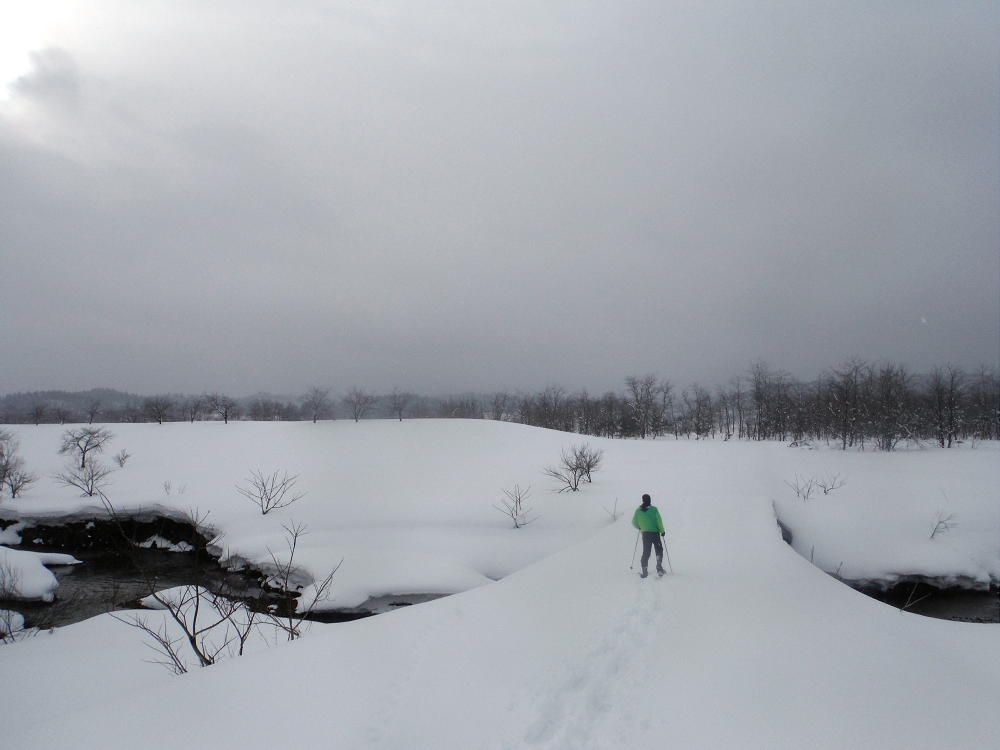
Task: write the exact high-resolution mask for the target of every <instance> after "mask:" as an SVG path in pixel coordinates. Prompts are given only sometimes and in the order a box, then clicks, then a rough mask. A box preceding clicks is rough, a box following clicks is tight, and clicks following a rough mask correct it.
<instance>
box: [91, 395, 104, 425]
mask: <svg viewBox="0 0 1000 750" xmlns="http://www.w3.org/2000/svg"><path fill="white" fill-rule="evenodd" d="M103 409H104V405H103V404H102V403H101V402H100V400H98V399H94V400H93V401H91V402H90V403H89V404H87V424H94V420H95V419H97V417H98V416H100V414H101V412H102V411H103Z"/></svg>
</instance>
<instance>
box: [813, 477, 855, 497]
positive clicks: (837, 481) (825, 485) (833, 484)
mask: <svg viewBox="0 0 1000 750" xmlns="http://www.w3.org/2000/svg"><path fill="white" fill-rule="evenodd" d="M815 484H816V486H817V487H819V488H820V489H821V490H823V494H824V495H829V494H830V493H831V492H833V491H834V490H839V489H840V488H841V487H843V486H844V485H845V484H847V478H846V477H842V476H841V475H840V474H827V475H826V476H825V477H823V478H822V479H817V480H815ZM807 499H808V498H807Z"/></svg>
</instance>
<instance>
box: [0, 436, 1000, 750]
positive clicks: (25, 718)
mask: <svg viewBox="0 0 1000 750" xmlns="http://www.w3.org/2000/svg"><path fill="white" fill-rule="evenodd" d="M444 424H447V423H444ZM345 427H350V425H345ZM371 429H372V430H379V429H390V428H389V427H388V426H387V425H383V426H382V427H381V428H380V427H377V426H372V427H371ZM412 429H413V430H415V431H419V430H420V429H421V428H420V427H419V426H414V427H413V428H412ZM427 429H428V430H438V429H444V430H446V429H447V428H446V427H440V426H439V425H430V426H428V427H427ZM461 429H463V430H467V431H465V432H464V433H463V434H462V436H461V439H457V440H456V441H455V443H453V445H461V446H462V447H461V450H462V451H464V455H470V454H472V453H474V452H475V449H474V447H473V446H474V445H475V442H476V441H477V440H480V441H482V444H483V445H486V446H487V447H488V448H490V449H494V448H495V445H496V443H495V441H496V440H498V439H499V438H498V437H497V435H503V436H504V438H503V439H504V440H507V436H510V439H511V442H512V443H514V444H515V447H513V448H512V449H511V450H512V454H513V455H515V456H516V455H523V456H524V457H525V466H524V469H523V470H526V469H527V468H529V467H530V466H531V465H534V466H540V465H543V464H545V463H547V462H550V456H551V452H552V448H553V446H554V447H556V448H558V446H559V445H561V444H566V443H569V442H572V441H578V440H579V438H578V437H576V436H566V435H559V434H558V433H548V432H545V431H540V430H530V429H527V428H516V427H512V426H509V425H489V424H477V425H476V426H475V427H472V428H465V427H462V428H461ZM425 434H431V433H425ZM491 435H492V437H491ZM372 444H373V445H377V444H378V440H375V439H373V441H372ZM595 444H596V442H595ZM601 446H602V447H604V448H605V449H606V451H607V455H606V459H605V460H606V466H607V468H606V471H605V472H604V473H603V474H601V475H597V477H595V485H594V486H593V487H589V488H588V489H587V490H586V492H585V493H584V494H582V495H577V496H575V497H571V498H568V499H567V496H566V495H563V496H555V495H549V494H545V493H541V492H539V501H540V502H539V505H540V506H541V508H540V510H541V511H542V512H543V513H544V514H545V517H546V518H548V519H549V521H548V523H552V524H554V525H555V524H557V523H559V522H563V521H567V520H568V521H569V522H572V521H573V520H574V519H577V518H581V517H582V518H584V519H587V520H589V521H591V522H592V523H593V525H592V526H591V527H590V528H589V530H588V534H582V535H581V537H580V539H579V541H577V542H576V543H575V544H571V545H570V546H568V547H565V548H564V549H562V550H561V551H559V552H556V553H555V554H552V555H550V556H549V557H546V558H545V559H542V560H540V561H539V562H535V563H533V564H530V565H527V566H526V567H523V568H521V569H520V570H518V571H516V572H514V573H512V574H510V575H508V576H507V577H505V578H504V579H503V580H501V581H499V582H496V583H490V584H488V585H483V586H480V587H477V588H474V589H472V590H469V591H466V592H465V593H461V594H457V595H455V596H452V597H448V598H446V599H440V600H437V601H434V602H429V603H426V604H422V605H418V606H414V607H410V608H407V609H404V610H400V611H396V612H392V613H389V614H386V615H380V616H378V617H375V618H370V619H367V620H362V621H358V622H353V623H346V624H342V625H330V626H321V627H317V628H315V629H314V631H313V632H312V633H311V634H310V635H309V636H308V637H306V638H305V639H303V640H301V641H297V642H295V643H293V644H290V645H283V646H280V647H275V648H272V649H270V650H267V651H265V652H261V653H257V654H253V655H250V656H245V657H242V658H239V659H233V660H229V661H226V662H224V663H221V664H219V665H216V666H214V667H211V668H209V669H201V670H196V671H194V672H192V673H191V674H188V675H186V676H184V677H180V678H173V677H171V676H169V675H168V674H166V672H163V671H162V670H160V671H157V670H158V668H156V667H153V666H149V665H145V664H142V663H140V662H139V659H140V658H141V656H140V654H141V652H142V650H141V643H140V642H139V640H138V635H137V634H136V633H135V632H134V631H132V630H130V629H128V628H125V627H124V626H123V625H121V624H119V623H116V622H114V621H113V620H111V619H110V618H108V617H101V618H95V619H94V620H91V621H88V622H85V623H80V624H79V625H76V626H72V627H69V628H65V629H63V630H62V631H58V632H56V633H55V634H53V635H47V634H41V635H39V636H37V637H36V638H33V639H29V640H27V641H24V642H22V643H20V644H17V645H15V646H13V647H6V648H2V649H0V671H2V674H3V675H4V680H5V686H6V688H7V690H6V693H7V696H8V697H7V698H6V699H5V701H4V702H3V704H0V726H2V727H3V730H2V731H3V732H4V733H5V740H6V742H5V745H6V746H10V747H25V748H27V747H31V748H38V749H43V748H66V747H78V748H132V747H144V748H168V747H177V746H188V747H217V748H242V749H246V748H273V747H276V746H285V745H290V744H293V745H296V746H305V747H338V748H341V747H342V748H373V749H379V748H505V749H506V748H522V747H539V748H600V749H602V750H603V749H613V748H635V747H646V746H671V747H682V748H795V749H796V750H798V749H799V748H872V749H875V748H878V749H880V750H881V749H884V748H906V749H907V750H919V749H920V748H935V749H938V748H945V747H947V748H952V747H954V748H959V747H962V748H965V747H969V748H978V747H989V746H991V745H992V743H993V742H994V741H995V738H996V737H997V736H1000V714H998V713H997V711H996V705H998V704H1000V668H998V665H1000V626H996V625H970V624H962V623H952V622H944V621H938V620H932V619H928V618H923V617H920V616H917V615H911V614H907V613H900V612H899V611H897V610H894V609H891V608H889V607H886V606H885V605H882V604H879V603H877V602H875V601H873V600H871V599H868V598H867V597H864V596H863V595H861V594H858V593H856V592H854V591H852V590H851V589H849V588H847V587H846V586H843V585H842V584H839V583H838V582H836V581H835V580H833V579H831V578H830V577H829V576H827V575H825V574H824V573H823V572H821V571H820V570H818V569H817V568H815V567H813V566H812V565H810V564H809V563H808V562H807V561H806V560H805V559H803V558H802V557H801V556H799V555H797V554H796V553H795V552H794V551H793V550H792V549H790V548H789V547H788V546H787V545H785V544H783V543H782V541H781V538H780V534H779V531H778V528H777V526H776V524H775V519H774V511H773V501H774V499H775V494H776V493H777V491H778V490H779V488H780V487H782V486H783V481H784V479H786V478H790V473H788V472H789V470H791V472H794V471H795V470H796V467H797V466H798V463H797V461H798V459H797V458H795V457H796V456H798V455H799V454H798V453H797V452H796V451H790V450H789V449H787V448H783V447H781V446H748V445H745V444H744V445H732V444H707V445H702V444H692V443H686V442H679V443H678V442H673V441H658V442H646V443H640V442H614V443H610V442H609V443H601ZM455 449H456V450H459V448H455ZM521 450H524V453H523V454H520V453H519V451H521ZM970 453H971V451H970ZM956 455H957V454H956ZM532 456H534V458H533V459H532V458H531V457H532ZM995 458H996V453H995V452H992V453H990V452H983V453H981V454H979V455H978V457H976V458H974V459H972V461H973V462H980V461H982V462H985V463H987V464H989V465H990V466H994V465H995ZM842 459H843V455H842V454H838V453H834V452H831V453H830V454H828V456H827V457H826V459H825V460H826V461H828V462H829V463H828V464H825V465H829V466H830V469H831V470H836V469H838V468H839V466H838V465H837V462H838V461H840V460H842ZM810 460H814V459H810ZM963 460H965V459H951V460H950V461H949V462H944V463H943V464H941V467H947V466H949V465H952V464H951V461H956V462H958V466H959V469H958V470H956V474H955V477H953V478H952V479H953V480H954V481H958V480H957V478H958V477H961V476H965V475H966V474H967V471H968V467H965V468H962V463H961V461H963ZM446 464H447V462H446V461H444V460H442V461H441V462H440V466H439V468H438V469H436V471H441V472H443V473H442V475H441V476H439V477H436V478H435V477H433V476H430V477H429V479H428V482H427V483H426V484H425V485H421V486H424V487H429V486H432V485H433V486H438V487H442V488H451V489H445V490H443V492H442V496H443V497H445V498H447V497H450V496H452V495H451V494H450V493H452V492H455V491H457V490H455V485H453V484H452V482H451V480H450V479H448V477H447V475H448V471H449V469H448V467H447V465H446ZM900 464H901V462H899V461H896V460H895V459H894V458H893V457H885V456H872V463H871V467H874V466H876V465H877V466H879V467H881V468H880V469H879V470H875V469H874V468H869V469H864V470H856V471H855V475H856V476H860V475H865V474H866V473H869V472H870V474H871V476H873V477H874V476H877V475H878V474H879V471H881V472H884V473H886V474H891V473H892V472H894V471H898V469H897V468H896V467H898V466H900ZM902 465H903V466H904V471H903V472H901V473H900V476H905V474H906V472H908V471H912V470H913V469H912V465H911V464H908V463H903V464H902ZM976 465H977V466H978V465H979V464H978V463H976ZM289 468H292V467H289ZM311 468H312V467H308V470H309V471H311ZM939 468H940V467H939ZM298 470H300V471H302V474H303V478H305V477H306V476H307V473H308V471H307V466H306V465H303V466H302V468H300V469H298ZM523 470H522V471H523ZM941 470H942V471H945V472H946V471H947V469H946V468H942V469H941ZM456 471H458V472H463V471H464V470H463V469H456ZM991 471H995V469H979V470H977V475H978V476H984V477H989V476H990V472H991ZM514 473H515V474H519V475H518V476H511V477H510V478H509V479H508V478H506V477H505V478H504V479H503V480H502V481H500V482H499V484H500V485H505V484H510V483H512V482H513V481H521V482H526V481H530V480H531V479H532V477H530V476H529V477H523V476H521V475H520V474H521V473H522V472H514ZM786 473H788V475H787V476H786ZM371 476H378V474H377V473H373V474H372V475H371ZM465 477H466V481H471V482H472V483H473V484H475V485H477V486H478V484H487V482H482V481H481V482H478V483H477V482H475V476H473V475H472V474H465ZM938 478H939V479H940V480H941V481H951V480H949V478H948V477H947V476H941V475H939V477H938ZM431 479H436V481H430V480H431ZM496 479H499V475H496ZM496 479H494V480H493V483H494V484H496ZM466 481H463V482H461V484H465V483H466ZM357 484H360V483H357ZM537 486H538V487H541V484H540V483H539V484H538V485H537ZM772 487H773V489H774V492H769V491H762V490H763V489H764V488H772ZM996 487H997V485H996V484H994V485H992V486H991V487H988V488H984V487H977V488H972V490H971V491H972V492H973V494H975V493H979V495H977V496H980V497H981V496H984V495H985V496H987V497H988V496H989V494H990V493H995V492H996ZM190 491H191V490H189V492H190ZM643 491H649V492H651V493H652V494H653V497H654V502H656V503H657V504H658V505H659V506H660V508H661V510H662V511H663V514H664V516H665V518H666V522H667V526H668V529H669V535H668V540H669V545H670V546H669V550H670V556H671V561H672V564H673V567H674V571H675V573H674V575H671V576H667V577H665V578H663V579H662V580H655V579H649V580H646V581H639V580H638V579H637V578H636V576H635V573H634V572H630V571H629V561H630V558H631V555H632V550H633V544H634V542H635V534H634V532H633V530H632V529H631V527H630V526H629V525H628V523H627V518H623V519H621V520H619V521H618V522H617V523H615V524H605V525H604V526H603V527H601V526H600V523H599V519H600V517H601V514H602V513H603V510H602V509H601V507H600V506H602V505H605V504H607V503H608V501H609V500H610V501H612V502H613V498H614V495H615V494H617V495H618V496H619V497H620V498H622V500H623V501H624V500H625V499H631V500H634V499H635V498H637V497H638V494H639V493H641V492H643ZM785 491H787V488H785ZM951 494H952V495H955V494H957V493H951ZM469 497H470V498H474V499H469V498H466V501H467V502H469V503H470V504H471V503H474V504H475V506H476V508H477V509H478V508H479V507H480V506H482V505H484V503H485V501H486V499H488V498H487V497H486V496H485V495H483V496H479V495H475V494H470V496H469ZM833 497H835V496H834V495H831V496H829V498H833ZM829 498H828V499H829ZM160 499H161V500H162V498H160ZM366 500H367V501H368V502H374V499H373V498H367V497H366ZM566 501H568V502H570V505H562V503H564V502H566ZM243 502H245V501H243ZM303 502H305V501H303ZM455 502H459V501H458V500H457V499H456V501H455ZM550 503H554V504H550ZM486 507H487V510H488V509H489V506H488V504H486ZM972 507H973V504H972V503H970V505H969V508H970V512H971V508H972ZM574 509H575V510H577V511H578V512H577V513H571V510H574ZM356 512H357V511H355V513H356ZM463 512H468V513H469V514H472V513H473V512H475V513H479V510H476V511H472V510H467V511H456V510H455V509H454V506H450V511H449V510H447V509H446V511H444V512H441V511H437V510H434V509H426V511H425V512H424V517H425V518H434V519H437V520H438V521H439V522H441V521H442V520H443V519H447V518H451V517H454V516H455V514H456V513H457V514H458V515H459V516H461V515H462V513H463ZM852 512H858V511H857V510H856V509H853V510H852ZM492 514H493V515H498V514H496V512H495V511H492ZM489 515H490V514H489V513H487V514H486V515H485V516H480V517H479V518H481V519H482V520H481V522H482V523H488V522H489V521H487V519H488V518H489ZM465 518H466V522H467V523H470V522H471V521H470V520H469V517H468V516H466V517H465ZM498 518H499V516H498ZM605 519H606V517H605ZM606 520H607V519H606ZM315 523H317V525H318V523H319V522H318V521H316V522H315ZM492 523H499V524H500V525H501V526H502V523H503V519H502V518H500V519H499V520H497V519H493V521H492ZM541 524H542V521H541V520H540V521H539V525H540V528H542V529H544V528H545V527H544V526H541ZM234 525H235V522H234ZM461 528H463V527H458V529H457V530H456V533H460V530H461ZM466 528H467V527H466ZM530 528H531V527H529V529H527V530H517V531H515V530H512V529H503V533H504V534H506V535H509V536H512V537H516V536H517V535H519V534H521V533H522V531H528V530H530ZM960 528H961V527H959V528H956V529H955V532H956V535H955V536H954V537H952V540H953V542H955V540H961V539H962V537H960V536H958V532H959V530H960ZM434 533H435V534H443V532H441V530H440V529H438V530H437V531H435V532H434ZM488 541H489V540H484V541H482V544H483V545H484V546H488ZM934 541H939V540H934ZM955 543H956V544H957V542H955ZM932 544H933V543H932ZM932 549H933V547H932ZM482 554H483V556H484V557H488V554H489V553H488V550H485V551H482ZM338 576H339V574H338ZM100 654H105V655H106V658H104V659H102V658H100V657H99V655H100ZM161 672H162V673H161ZM95 686H96V687H95Z"/></svg>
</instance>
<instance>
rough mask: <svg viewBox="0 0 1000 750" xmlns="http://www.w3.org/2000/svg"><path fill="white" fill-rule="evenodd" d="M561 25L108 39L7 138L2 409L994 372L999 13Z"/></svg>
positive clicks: (388, 12) (753, 13)
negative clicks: (95, 401)
mask: <svg viewBox="0 0 1000 750" xmlns="http://www.w3.org/2000/svg"><path fill="white" fill-rule="evenodd" d="M538 5H539V4H535V3H525V4H523V5H521V6H518V7H511V8H507V7H506V6H504V7H501V6H494V5H492V4H487V5H483V6H480V5H478V4H470V5H468V6H466V5H464V4H463V5H462V6H461V7H459V8H455V7H451V5H450V4H442V5H437V4H429V5H426V6H423V5H422V6H421V8H420V9H416V8H415V7H414V6H412V5H410V4H402V3H401V4H399V5H394V4H392V3H386V4H381V5H380V6H378V7H377V8H376V7H375V6H364V7H358V6H348V5H345V6H337V5H331V4H326V3H324V4H315V5H310V4H299V5H298V6H297V7H296V8H295V9H288V8H286V7H285V6H278V5H271V4H263V5H260V6H255V7H256V8H258V10H257V11H256V12H255V13H244V12H240V13H238V14H237V13H235V10H236V6H230V5H228V4H225V3H223V4H220V5H218V6H214V7H215V10H214V11H213V12H212V13H209V12H208V11H206V10H204V9H203V8H202V6H200V5H198V4H185V3H179V4H178V5H177V7H176V8H175V10H174V12H173V13H172V14H171V16H170V17H163V18H160V17H157V18H155V19H147V22H146V23H143V24H140V23H138V22H136V21H135V19H134V18H132V17H131V16H128V15H127V14H122V15H121V17H119V16H117V15H115V16H112V17H110V18H108V19H106V23H105V25H104V27H105V28H106V29H108V30H109V31H108V32H107V33H110V34H114V33H119V34H120V35H121V36H120V38H118V39H115V40H114V41H116V42H117V43H116V44H110V43H108V40H100V41H102V42H104V43H103V45H102V47H101V48H102V49H104V50H107V52H103V53H98V51H95V49H96V47H97V46H98V45H97V42H94V43H93V47H91V48H87V49H80V50H71V51H70V53H71V54H72V55H73V58H72V59H74V60H78V63H77V68H76V73H75V76H76V77H75V79H73V80H76V81H77V84H76V85H77V88H76V89H75V90H76V91H77V94H76V96H77V100H78V102H79V111H78V113H77V116H76V117H75V118H68V117H65V116H62V115H60V114H59V113H58V112H55V113H41V114H37V113H35V114H32V115H31V117H33V118H36V119H34V120H32V119H31V118H27V119H26V118H23V117H22V119H18V116H16V115H12V114H5V113H4V112H3V110H0V149H2V151H0V157H2V159H3V163H4V164H5V165H10V168H7V167H6V166H5V169H4V173H3V178H2V181H0V227H2V228H0V240H3V247H4V248H5V249H4V250H3V252H4V253H5V254H9V255H10V257H9V258H5V260H4V265H5V269H9V270H7V272H6V273H5V278H4V280H3V282H0V283H2V284H3V285H4V287H5V289H4V299H5V302H4V305H5V317H8V315H9V317H8V320H9V321H10V323H9V324H5V326H4V331H3V333H2V334H0V336H2V339H3V341H2V343H3V345H4V347H3V348H4V350H5V351H17V352H18V353H19V356H16V357H13V358H11V361H10V364H9V365H8V364H7V363H5V367H4V373H3V377H2V378H0V390H17V389H27V388H34V387H43V386H51V387H73V386H74V385H76V384H79V385H81V386H83V385H98V384H104V383H108V384H110V385H117V386H121V387H126V388H128V389H130V390H133V391H155V390H200V389H203V388H208V389H211V388H227V389H231V390H233V391H234V392H250V391H255V390H258V389H268V390H274V391H287V390H294V389H298V388H302V387H304V386H305V385H308V384H310V383H313V382H328V383H330V384H331V385H334V386H335V387H339V386H341V385H345V384H352V383H364V384H370V386H371V387H373V388H391V387H393V386H397V385H398V386H400V387H404V388H412V389H427V390H442V391H444V390H452V389H466V388H483V389H489V388H496V387H525V388H533V387H540V386H543V385H545V384H546V383H550V382H558V383H563V384H565V385H567V386H568V387H573V388H576V387H584V386H586V387H588V388H591V389H592V390H600V389H603V388H608V387H618V386H619V385H620V383H621V379H622V377H623V376H624V375H625V374H628V373H630V372H647V371H658V372H659V373H661V374H662V375H663V376H666V377H669V378H671V379H673V380H675V381H676V382H678V383H680V384H684V383H686V382H688V381H690V380H693V379H697V380H700V381H703V382H706V383H712V382H719V381H722V380H726V379H728V378H729V377H731V376H732V375H735V374H738V373H739V372H741V371H742V370H744V369H745V368H746V366H747V365H748V364H749V363H750V362H751V361H753V360H754V359H756V358H758V357H764V358H766V359H768V360H769V361H771V362H772V363H773V364H774V365H775V366H778V367H784V368H787V369H790V370H793V371H794V372H796V374H800V375H802V376H810V375H814V374H817V373H818V371H819V370H820V369H822V368H823V367H826V366H830V365H835V364H837V363H838V362H840V361H841V360H843V359H845V358H847V357H850V356H853V355H860V356H864V357H869V358H881V357H886V358H892V359H897V360H902V361H906V362H909V363H911V364H912V365H913V366H914V367H917V368H921V367H928V366H931V365H933V364H938V363H941V362H944V361H955V362H958V363H960V364H964V365H967V366H975V365H976V364H978V363H979V362H987V363H991V362H995V361H996V360H997V357H998V356H1000V355H998V352H997V348H998V343H997V338H998V318H1000V302H998V296H1000V295H998V277H1000V264H998V259H997V252H996V249H997V246H998V238H997V223H998V222H997V201H996V200H995V198H996V195H997V193H998V186H997V175H996V170H995V165H996V163H997V162H998V153H997V143H996V139H995V130H996V125H997V111H998V110H1000V106H998V97H997V93H996V87H995V84H994V81H993V75H994V71H995V70H996V67H997V63H998V58H1000V55H998V51H997V42H996V40H995V38H994V36H995V35H994V34H992V33H990V31H989V30H988V28H987V26H985V25H984V24H983V20H984V19H985V18H986V17H988V16H990V12H989V9H988V7H987V6H986V5H985V4H967V5H962V6H961V7H960V8H956V7H952V6H949V7H945V6H927V5H923V6H913V5H912V4H911V3H888V4H883V5H880V6H877V7H873V6H869V5H860V4H837V5H835V6H834V5H830V6H823V7H820V6H815V5H808V6H801V7H800V6H790V5H788V4H784V3H776V4H754V5H747V4H744V3H732V4H718V5H713V6H709V7H697V8H694V7H686V8H685V7H683V6H679V5H674V4H669V3H656V4H640V5H630V6H617V5H615V6H612V5H601V4H586V5H577V4H558V3H557V4H545V8H544V9H543V8H539V7H536V6H538ZM240 8H243V6H242V5H241V6H240ZM260 9H265V10H266V12H265V10H260ZM231 12H232V13H233V14H232V15H230V13H231ZM267 14H270V15H267ZM154 21H155V23H154ZM116 29H118V31H115V30H116ZM157 29H159V31H157ZM223 30H226V33H223ZM166 39H169V40H170V42H169V44H166V43H165V44H162V45H158V44H157V42H159V41H163V40H166ZM139 49H142V50H144V51H146V52H147V53H148V54H145V55H143V56H139V55H138V53H137V52H136V51H137V50H139ZM41 69H42V68H41V67H39V68H38V71H40V70H41ZM53 69H58V66H55V67H54V68H53ZM38 71H36V72H38ZM81 71H82V72H81ZM83 72H85V73H86V80H87V81H88V85H87V87H86V88H84V87H82V86H81V85H80V81H82V80H83V78H84V75H83ZM57 78H58V76H57ZM39 80H40V79H39ZM67 80H69V79H67ZM37 118H44V119H37ZM40 125H41V126H44V127H39V126H40ZM36 131H39V132H44V133H45V137H44V138H41V140H39V138H38V137H35V140H32V139H31V137H30V135H31V133H33V132H36ZM990 165H993V166H992V167H991V166H990ZM8 310H9V311H10V312H9V313H8V312H7V311H8ZM921 318H925V319H926V320H927V321H928V322H927V324H923V323H921V322H920V319H921ZM87 342H94V343H93V344H91V345H88V343H87ZM94 347H96V348H94ZM111 376H114V377H111ZM109 378H110V380H109Z"/></svg>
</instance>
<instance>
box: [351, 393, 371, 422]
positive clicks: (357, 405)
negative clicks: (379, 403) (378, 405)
mask: <svg viewBox="0 0 1000 750" xmlns="http://www.w3.org/2000/svg"><path fill="white" fill-rule="evenodd" d="M344 401H346V402H347V405H348V406H349V407H350V409H351V416H352V417H354V421H355V422H357V421H359V420H360V419H362V418H363V417H364V416H365V415H366V414H367V413H368V412H370V411H371V409H372V407H373V406H374V405H375V397H374V396H372V395H371V394H369V393H365V392H364V391H363V390H361V389H360V388H351V390H349V391H348V392H347V395H346V396H345V397H344Z"/></svg>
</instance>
